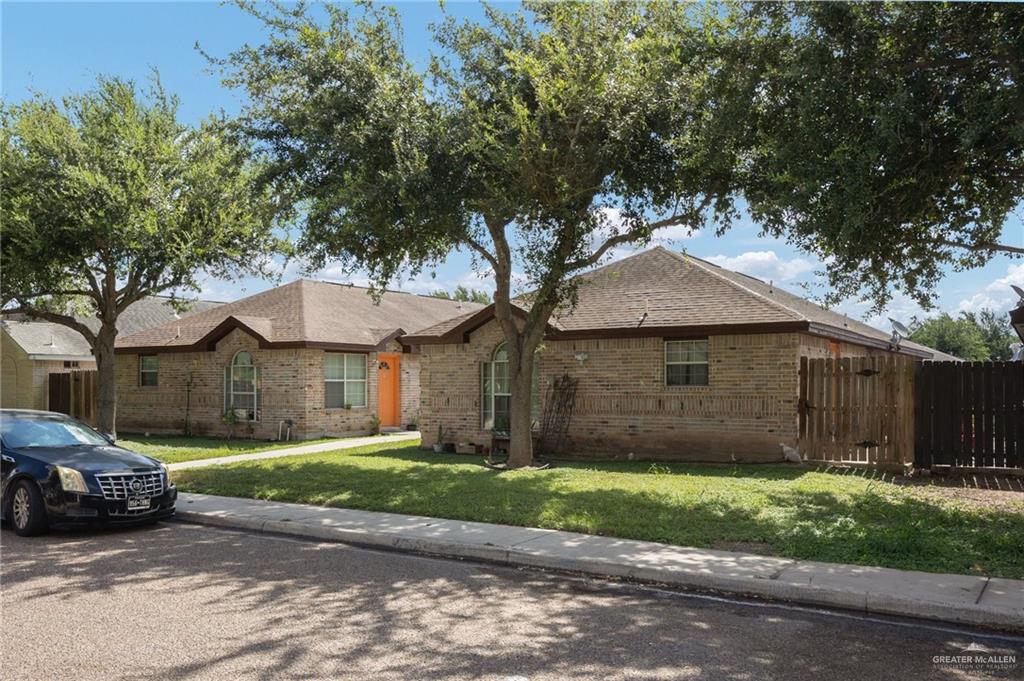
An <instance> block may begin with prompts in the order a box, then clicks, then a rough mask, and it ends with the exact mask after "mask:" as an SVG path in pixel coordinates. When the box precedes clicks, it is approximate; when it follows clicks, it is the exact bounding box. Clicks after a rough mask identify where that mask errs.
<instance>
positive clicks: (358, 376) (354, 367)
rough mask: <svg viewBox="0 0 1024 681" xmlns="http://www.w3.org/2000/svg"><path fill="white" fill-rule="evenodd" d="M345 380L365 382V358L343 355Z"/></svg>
mask: <svg viewBox="0 0 1024 681" xmlns="http://www.w3.org/2000/svg"><path fill="white" fill-rule="evenodd" d="M345 378H346V380H349V381H351V380H353V379H355V380H363V381H365V380H366V357H365V356H363V355H345Z"/></svg>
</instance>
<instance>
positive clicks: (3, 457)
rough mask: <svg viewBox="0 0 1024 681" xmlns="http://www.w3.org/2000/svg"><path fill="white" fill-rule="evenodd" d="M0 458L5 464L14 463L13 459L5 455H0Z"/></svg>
mask: <svg viewBox="0 0 1024 681" xmlns="http://www.w3.org/2000/svg"><path fill="white" fill-rule="evenodd" d="M0 458H2V459H3V460H4V461H6V462H7V463H14V457H13V456H7V455H6V454H3V455H0Z"/></svg>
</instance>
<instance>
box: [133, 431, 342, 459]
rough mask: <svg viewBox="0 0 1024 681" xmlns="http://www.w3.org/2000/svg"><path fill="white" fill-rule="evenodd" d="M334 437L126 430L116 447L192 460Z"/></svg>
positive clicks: (152, 454) (303, 443) (326, 440)
mask: <svg viewBox="0 0 1024 681" xmlns="http://www.w3.org/2000/svg"><path fill="white" fill-rule="evenodd" d="M337 439H338V438H333V437H331V438H324V439H322V440H302V441H296V440H293V441H291V442H267V441H266V440H226V439H224V438H219V437H184V436H180V435H140V434H138V433H126V434H125V435H124V436H123V437H119V438H118V440H117V446H118V447H124V448H125V449H130V450H132V451H133V452H138V453H139V454H145V455H146V456H151V457H153V458H154V459H159V460H160V461H163V462H164V463H178V462H179V461H194V460H196V459H212V458H215V457H218V456H231V455H232V454H248V453H249V452H264V451H267V450H269V449H283V448H284V447H298V446H300V445H312V444H316V443H318V442H330V441H331V440H337Z"/></svg>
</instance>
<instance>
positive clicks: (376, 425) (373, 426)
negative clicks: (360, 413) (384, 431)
mask: <svg viewBox="0 0 1024 681" xmlns="http://www.w3.org/2000/svg"><path fill="white" fill-rule="evenodd" d="M370 435H380V417H379V416H377V415H376V414H370Z"/></svg>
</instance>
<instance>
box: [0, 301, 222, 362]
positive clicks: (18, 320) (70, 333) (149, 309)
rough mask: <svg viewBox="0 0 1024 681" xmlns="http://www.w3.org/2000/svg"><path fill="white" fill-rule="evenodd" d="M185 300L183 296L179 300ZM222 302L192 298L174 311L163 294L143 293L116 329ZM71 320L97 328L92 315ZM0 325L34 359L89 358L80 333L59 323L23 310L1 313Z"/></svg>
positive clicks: (123, 331) (137, 327) (125, 330)
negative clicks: (145, 295)
mask: <svg viewBox="0 0 1024 681" xmlns="http://www.w3.org/2000/svg"><path fill="white" fill-rule="evenodd" d="M179 300H185V301H186V302H188V301H187V299H181V298H179ZM218 305H222V303H219V302H216V301H211V300H194V301H191V302H189V303H188V309H186V310H185V311H183V312H181V313H178V312H177V311H176V310H175V309H174V307H173V306H172V305H171V299H170V298H169V297H167V296H147V297H145V298H142V299H141V300H137V301H135V302H134V303H132V304H131V305H129V306H128V307H127V308H126V309H125V310H124V312H122V313H121V314H120V315H119V316H118V318H117V332H118V334H119V335H121V336H126V335H129V334H133V333H136V332H138V331H141V330H143V329H148V328H150V327H154V326H158V325H160V324H165V323H170V322H173V321H174V320H176V319H179V318H182V319H183V318H185V317H187V316H188V315H191V314H196V313H198V312H203V311H205V310H210V309H212V308H215V307H217V306H218ZM75 319H77V320H78V321H80V322H82V323H84V324H85V325H86V326H88V327H89V328H90V329H92V330H93V331H97V330H99V328H100V320H99V319H97V318H96V317H89V316H85V315H80V314H76V315H75ZM3 327H4V329H5V330H6V331H7V332H8V333H9V334H10V336H11V338H12V339H14V340H15V341H16V342H17V343H18V345H20V346H21V348H22V349H23V350H24V351H25V352H26V353H28V354H29V355H31V356H33V357H34V358H36V359H41V358H43V357H45V356H53V357H77V358H79V359H84V360H88V359H92V348H91V347H89V341H87V340H85V338H84V337H83V336H82V334H80V333H78V332H77V331H75V330H74V329H71V328H69V327H67V326H64V325H62V324H56V323H54V322H47V321H43V320H36V319H32V318H31V317H29V316H27V315H25V314H23V313H15V314H4V315H3Z"/></svg>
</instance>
